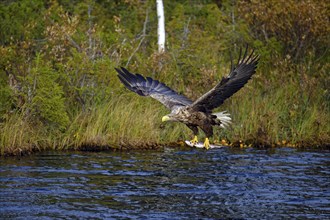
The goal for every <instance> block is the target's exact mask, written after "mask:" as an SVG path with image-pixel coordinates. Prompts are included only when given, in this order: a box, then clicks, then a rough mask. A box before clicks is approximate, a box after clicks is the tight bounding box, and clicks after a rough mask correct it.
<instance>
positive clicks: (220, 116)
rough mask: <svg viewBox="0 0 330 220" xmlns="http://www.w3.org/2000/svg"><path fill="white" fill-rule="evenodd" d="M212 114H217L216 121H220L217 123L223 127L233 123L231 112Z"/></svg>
mask: <svg viewBox="0 0 330 220" xmlns="http://www.w3.org/2000/svg"><path fill="white" fill-rule="evenodd" d="M212 115H215V116H216V117H217V118H216V121H217V122H218V123H217V124H219V126H220V127H222V128H226V127H228V126H229V125H230V124H231V117H230V114H229V113H228V112H226V111H223V112H215V113H212Z"/></svg>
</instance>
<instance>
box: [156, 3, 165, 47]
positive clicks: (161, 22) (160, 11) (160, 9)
mask: <svg viewBox="0 0 330 220" xmlns="http://www.w3.org/2000/svg"><path fill="white" fill-rule="evenodd" d="M156 3H157V16H158V52H159V53H162V52H164V51H165V16H164V5H163V1H162V0H156Z"/></svg>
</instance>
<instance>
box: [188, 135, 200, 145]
mask: <svg viewBox="0 0 330 220" xmlns="http://www.w3.org/2000/svg"><path fill="white" fill-rule="evenodd" d="M190 143H191V144H193V145H195V144H197V143H198V138H197V135H195V136H194V139H192V140H191V141H190Z"/></svg>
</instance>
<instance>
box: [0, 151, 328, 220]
mask: <svg viewBox="0 0 330 220" xmlns="http://www.w3.org/2000/svg"><path fill="white" fill-rule="evenodd" d="M329 159H330V151H329V150H322V151H316V150H313V151H298V150H295V149H290V148H281V149H272V150H260V149H259V150H258V149H231V148H221V149H212V150H209V151H204V150H198V149H188V148H185V149H172V148H165V149H164V150H161V151H134V152H133V151H131V152H102V153H90V152H89V153H83V152H66V153H63V152H44V153H40V154H36V155H33V156H27V157H23V158H20V159H17V158H16V159H14V158H1V174H0V193H1V194H0V195H1V198H0V217H1V219H91V218H93V219H219V218H221V219H224V218H235V219H238V218H239V219H284V218H320V219H330V181H329V180H330V168H329V167H330V160H329Z"/></svg>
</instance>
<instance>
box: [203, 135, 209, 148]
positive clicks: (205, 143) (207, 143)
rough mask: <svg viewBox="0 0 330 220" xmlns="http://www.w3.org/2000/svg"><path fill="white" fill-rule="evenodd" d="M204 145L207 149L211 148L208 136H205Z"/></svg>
mask: <svg viewBox="0 0 330 220" xmlns="http://www.w3.org/2000/svg"><path fill="white" fill-rule="evenodd" d="M204 147H205V149H206V150H208V149H210V141H209V139H208V138H205V141H204Z"/></svg>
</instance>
